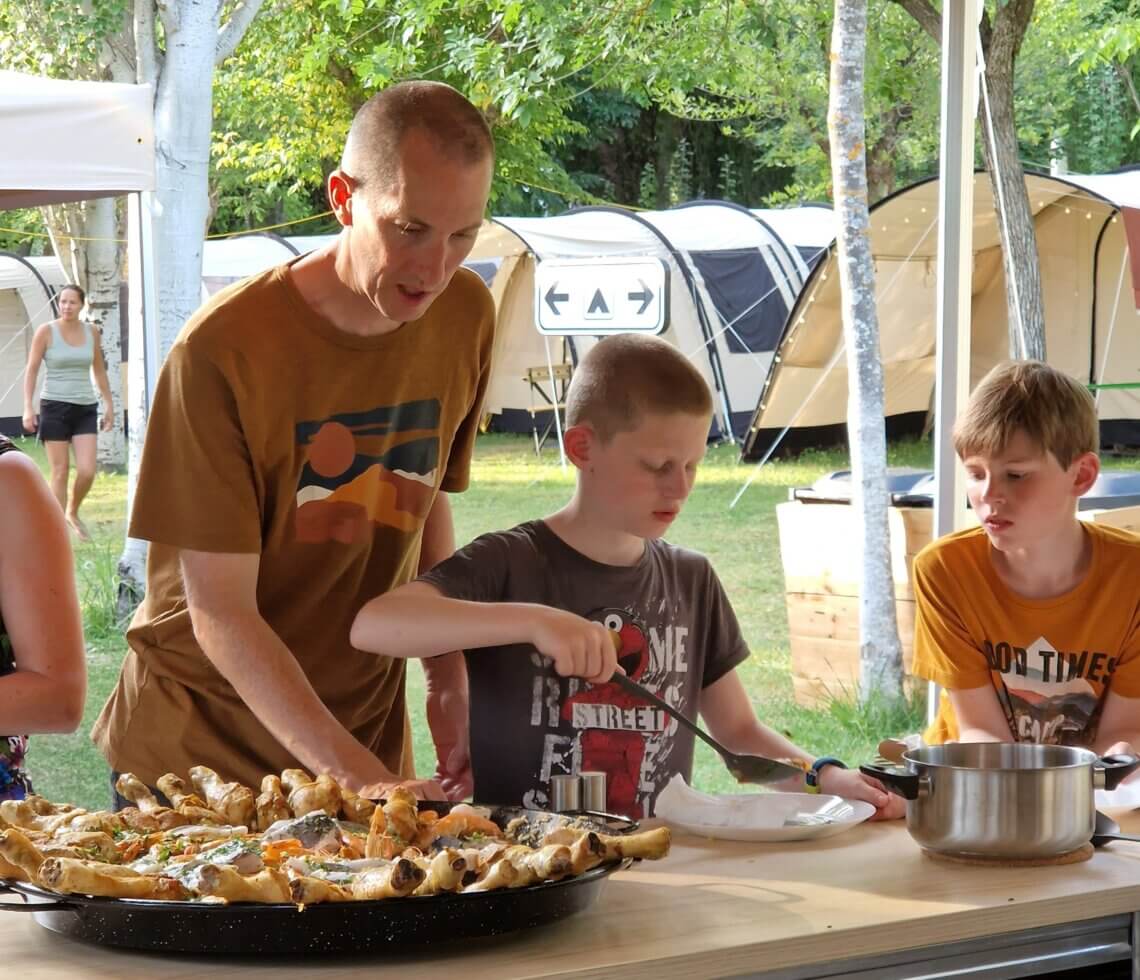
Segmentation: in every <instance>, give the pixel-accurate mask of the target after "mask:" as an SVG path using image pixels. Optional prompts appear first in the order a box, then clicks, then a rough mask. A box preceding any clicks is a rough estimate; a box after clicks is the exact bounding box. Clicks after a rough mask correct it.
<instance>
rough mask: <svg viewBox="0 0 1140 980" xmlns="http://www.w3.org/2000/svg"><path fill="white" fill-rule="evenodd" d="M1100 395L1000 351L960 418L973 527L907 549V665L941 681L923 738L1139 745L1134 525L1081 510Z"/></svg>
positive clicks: (1138, 550) (1089, 480)
mask: <svg viewBox="0 0 1140 980" xmlns="http://www.w3.org/2000/svg"><path fill="white" fill-rule="evenodd" d="M1097 433H1098V429H1097V414H1096V405H1095V403H1094V402H1093V399H1092V396H1091V395H1090V394H1089V393H1088V391H1087V390H1086V389H1085V387H1084V386H1083V385H1081V384H1080V383H1078V382H1077V381H1074V380H1073V379H1072V378H1070V377H1068V376H1067V375H1065V374H1062V373H1061V372H1060V371H1057V370H1055V369H1054V368H1051V367H1049V366H1048V365H1046V364H1042V363H1041V362H1039V361H1016V362H1010V363H1006V364H1001V365H999V366H998V367H996V368H994V369H993V370H992V371H990V373H989V374H988V375H986V377H985V378H984V379H983V380H982V382H981V384H979V385H978V387H977V388H976V389H975V391H974V393H973V394H972V395H971V397H970V401H969V404H968V405H967V406H966V409H965V411H964V412H963V413H962V415H961V416H960V417H959V419H958V421H957V424H956V425H955V427H954V448H955V450H956V451H957V453H958V457H959V458H960V459H961V460H962V464H963V466H965V469H966V493H967V495H968V497H969V500H970V505H971V507H973V510H974V514H975V516H976V517H977V519H978V521H979V523H980V524H981V527H977V528H971V529H969V530H965V531H958V532H956V533H954V534H949V535H947V536H945V537H943V538H940V539H939V540H937V541H935V542H933V543H932V544H930V545H928V546H927V547H926V548H924V549H923V550H922V551H921V552H920V553H919V555H918V557H917V558H916V559H915V562H914V594H915V603H916V607H917V610H916V613H917V616H916V621H915V638H914V663H913V666H912V670H913V672H914V673H915V674H916V675H918V676H919V677H924V678H926V679H928V680H932V681H934V682H936V683H937V684H940V685H941V686H942V687H943V688H944V689H945V691H944V694H943V697H942V703H941V705H940V708H939V713H938V717H937V718H936V719H935V721H934V723H933V725H931V727H930V728H929V729H928V730H927V732H926V734H925V737H926V741H927V742H930V743H934V744H937V743H942V742H947V741H961V742H1010V741H1015V742H1041V743H1049V744H1060V745H1076V746H1082V747H1086V748H1091V749H1092V750H1093V751H1095V752H1098V753H1100V754H1106V753H1113V752H1125V751H1131V750H1132V746H1140V700H1138V699H1140V588H1137V585H1136V583H1137V581H1140V537H1137V536H1136V535H1134V534H1131V533H1129V532H1127V531H1122V530H1119V529H1117V528H1112V527H1105V526H1103V525H1099V524H1092V523H1087V522H1084V521H1081V520H1079V519H1078V518H1077V499H1078V498H1079V497H1080V496H1081V495H1082V494H1084V493H1085V492H1087V491H1088V489H1089V487H1091V486H1092V484H1093V481H1094V480H1096V477H1097V474H1098V473H1099V471H1100V461H1099V459H1098V457H1097V452H1096V451H1097V444H1098V434H1097Z"/></svg>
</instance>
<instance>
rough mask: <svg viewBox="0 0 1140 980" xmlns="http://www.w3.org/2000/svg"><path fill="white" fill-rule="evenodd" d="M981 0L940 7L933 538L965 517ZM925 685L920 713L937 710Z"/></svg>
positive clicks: (932, 689) (935, 692) (935, 696)
mask: <svg viewBox="0 0 1140 980" xmlns="http://www.w3.org/2000/svg"><path fill="white" fill-rule="evenodd" d="M980 6H981V4H980V0H959V2H957V3H944V4H943V5H942V111H941V127H940V128H941V147H942V150H941V154H940V157H941V159H940V160H939V181H938V266H937V270H938V271H937V300H938V305H937V317H936V324H937V325H936V333H935V337H936V340H935V357H936V364H937V370H936V373H935V376H934V390H935V405H936V414H935V425H934V536H935V538H939V537H942V536H943V535H944V534H949V533H950V532H951V531H953V530H954V529H955V528H957V527H961V526H962V525H963V524H964V523H965V518H966V499H965V479H964V476H963V473H962V468H961V467H960V466H959V465H958V460H957V456H956V454H955V452H954V443H953V439H952V435H951V434H952V429H953V425H954V419H955V417H956V416H957V414H958V409H959V406H960V405H962V404H964V403H965V400H966V396H967V393H968V391H969V384H970V320H971V317H970V313H971V284H972V279H973V264H974V262H973V259H974V253H973V231H974V223H973V217H974V115H975V112H976V110H977V99H978V93H977V85H978V77H977V65H978V59H977V54H978V49H977V42H976V36H977V32H978V19H979V16H980V13H981V11H980V9H979V8H980ZM938 701H939V695H938V688H937V685H935V684H933V683H931V684H930V686H929V688H928V691H927V704H926V711H927V717H928V719H930V720H933V719H934V716H935V715H936V714H937V712H938Z"/></svg>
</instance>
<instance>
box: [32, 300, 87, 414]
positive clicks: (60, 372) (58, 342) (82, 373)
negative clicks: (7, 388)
mask: <svg viewBox="0 0 1140 980" xmlns="http://www.w3.org/2000/svg"><path fill="white" fill-rule="evenodd" d="M94 363H95V334H94V332H93V331H92V329H91V326H90V325H89V324H87V323H84V324H83V343H82V344H81V345H80V346H79V347H73V346H72V345H71V344H69V343H67V341H65V340H64V339H63V335H62V334H61V333H60V331H59V324H58V323H57V322H56V321H55V320H53V321H52V324H51V344H50V345H49V346H48V348H47V350H45V351H44V369H45V372H44V387H43V391H41V392H40V398H41V399H47V400H48V401H53V402H70V403H71V404H72V405H94V404H95V403H96V402H97V401H98V400H99V399H98V398H96V396H95V386H94V385H92V384H91V365H92V364H94Z"/></svg>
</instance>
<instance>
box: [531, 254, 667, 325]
mask: <svg viewBox="0 0 1140 980" xmlns="http://www.w3.org/2000/svg"><path fill="white" fill-rule="evenodd" d="M534 286H535V290H534V311H535V312H534V322H535V324H536V325H537V326H538V330H539V332H540V333H544V334H556V335H565V334H589V335H591V336H598V335H600V334H607V333H660V332H661V331H662V330H664V329H665V328H666V327H667V326H668V325H669V269H668V267H667V266H666V265H665V263H664V262H662V261H661V260H660V259H656V258H637V259H614V258H601V257H599V258H596V259H545V260H543V261H542V262H539V263H538V265H537V267H536V268H535V274H534Z"/></svg>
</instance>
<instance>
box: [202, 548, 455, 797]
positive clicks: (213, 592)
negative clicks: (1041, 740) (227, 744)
mask: <svg viewBox="0 0 1140 980" xmlns="http://www.w3.org/2000/svg"><path fill="white" fill-rule="evenodd" d="M180 558H181V565H182V576H183V581H184V582H185V586H186V601H187V604H188V606H189V609H190V620H191V623H192V624H193V627H194V636H195V638H196V639H197V641H198V643H199V645H200V646H201V647H202V650H203V652H204V653H205V654H206V657H207V658H208V659H209V660H210V662H211V663H212V664H213V665H214V666H215V667H216V668H217V669H218V671H219V672H220V673H221V674H222V676H223V677H225V678H226V680H228V681H229V682H230V684H232V685H233V688H234V690H235V691H237V693H238V696H239V697H240V698H241V699H242V700H243V701H244V702H245V703H246V705H248V706H249V709H250V710H251V711H252V712H253V713H254V715H255V716H256V717H257V719H258V721H260V722H261V723H262V724H263V725H264V726H265V727H266V729H268V730H269V732H270V733H271V734H272V735H273V737H274V738H276V739H277V741H278V742H280V743H281V744H282V745H283V746H284V747H285V749H286V750H288V752H289V753H290V754H291V755H293V756H295V757H296V758H297V759H299V760H300V761H301V762H302V763H303V764H304V765H305V766H306V767H307V768H309V769H311V770H312V771H313V772H315V773H328V774H329V775H331V776H333V777H334V778H335V779H336V780H337V781H338V782H340V783H342V784H343V785H345V786H347V787H349V788H350V789H352V790H356V791H359V790H360V789H361V788H363V787H369V788H370V790H371V789H372V788H373V787H375V786H376V784H381V785H390V784H394V783H399V782H402V780H401V778H400V777H399V776H398V775H396V774H395V773H392V772H390V771H389V770H388V769H387V768H386V767H385V766H384V764H383V763H382V762H381V761H380V760H379V759H378V758H377V757H376V756H375V755H373V754H372V753H371V752H369V751H368V749H366V748H365V747H364V746H363V745H361V744H360V742H358V741H357V740H356V739H355V738H354V737H353V735H352V734H351V733H350V732H349V731H348V730H347V729H346V728H345V727H344V726H343V725H342V724H341V723H340V722H339V721H337V719H336V718H335V717H334V716H333V714H332V712H331V711H329V709H328V708H327V707H326V706H325V704H324V702H322V701H321V699H320V698H319V697H318V695H317V693H316V691H314V690H313V687H312V685H311V684H310V683H309V680H308V678H307V677H306V676H305V673H304V671H303V670H302V669H301V666H300V664H298V663H297V660H296V658H295V657H294V656H293V655H292V654H291V653H290V652H289V649H288V647H286V646H285V644H284V643H282V642H281V639H280V638H279V637H278V636H277V634H276V633H274V632H273V630H272V629H271V628H270V626H269V624H268V623H267V622H266V621H265V620H264V619H263V618H262V616H261V613H260V612H259V611H258V608H257V576H258V568H259V565H260V558H259V556H257V555H249V554H214V553H207V552H202V551H182V552H181V554H180ZM408 785H411V786H412V788H413V789H416V790H417V791H424V790H426V791H428V792H431V790H432V786H431V785H430V784H429V785H427V786H424V785H420V786H417V785H416V784H415V783H414V782H413V783H409V784H408ZM435 792H436V793H438V792H439V791H438V789H435ZM370 795H371V793H370Z"/></svg>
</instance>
